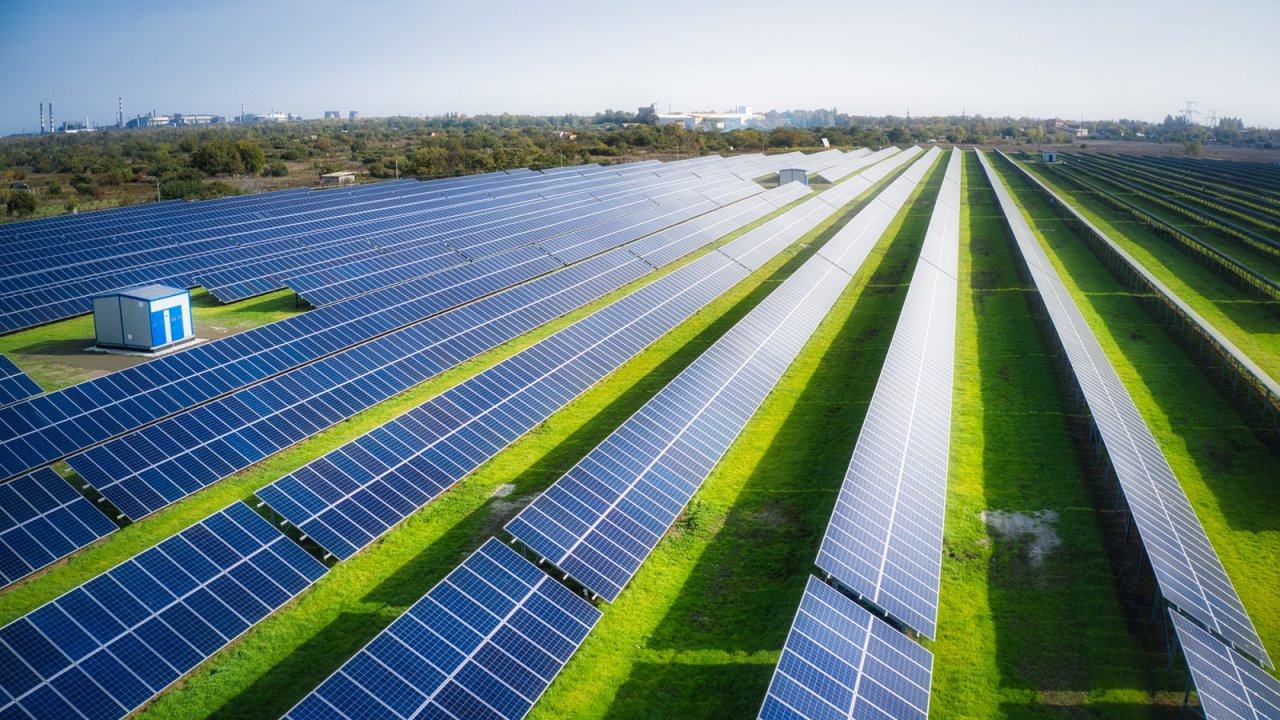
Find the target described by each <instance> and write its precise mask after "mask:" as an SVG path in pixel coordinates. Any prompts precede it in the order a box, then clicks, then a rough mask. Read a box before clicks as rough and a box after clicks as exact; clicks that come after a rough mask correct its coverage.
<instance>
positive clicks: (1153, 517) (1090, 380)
mask: <svg viewBox="0 0 1280 720" xmlns="http://www.w3.org/2000/svg"><path fill="white" fill-rule="evenodd" d="M978 158H979V160H980V161H981V163H982V166H983V169H984V170H985V171H986V174H987V178H988V180H989V181H990V183H991V186H992V187H993V188H994V190H995V194H996V197H997V199H998V201H999V203H1000V206H1001V208H1002V210H1003V212H1004V215H1005V217H1006V219H1007V221H1008V223H1009V227H1010V228H1011V229H1012V231H1013V236H1014V240H1015V242H1016V244H1017V247H1018V249H1019V251H1020V253H1021V256H1022V258H1023V259H1024V260H1025V262H1026V265H1027V268H1028V270H1029V271H1030V274H1031V277H1032V281H1033V282H1034V284H1035V286H1036V289H1037V290H1038V292H1039V294H1040V297H1041V298H1042V299H1043V301H1044V305H1045V308H1046V310H1047V311H1048V314H1049V319H1050V321H1051V323H1052V325H1053V328H1054V330H1055V333H1056V335H1057V337H1058V339H1059V341H1060V342H1061V343H1062V346H1063V348H1064V350H1065V351H1066V355H1067V358H1068V360H1069V362H1070V365H1071V369H1072V373H1073V375H1074V377H1075V379H1076V382H1077V383H1078V384H1079V386H1080V389H1081V392H1082V394H1083V395H1084V398H1085V401H1086V403H1087V404H1088V406H1089V411H1090V413H1091V415H1092V419H1093V422H1094V424H1095V425H1096V426H1097V429H1098V434H1099V436H1100V437H1101V440H1102V443H1103V445H1104V446H1105V447H1106V450H1107V454H1108V456H1109V459H1110V463H1111V466H1112V468H1113V470H1114V471H1115V475H1116V479H1117V482H1118V484H1119V487H1120V489H1121V492H1122V493H1123V497H1124V500H1125V501H1126V502H1127V504H1128V508H1129V512H1130V515H1131V517H1132V519H1133V521H1134V524H1135V526H1136V527H1137V529H1138V533H1139V537H1140V538H1141V540H1142V544H1143V549H1144V550H1145V552H1146V555H1147V557H1148V559H1149V560H1150V561H1151V567H1152V570H1153V571H1154V573H1155V575H1156V579H1157V582H1158V583H1159V592H1160V596H1161V597H1162V598H1163V599H1164V601H1165V602H1167V603H1170V604H1172V605H1173V606H1175V607H1177V608H1178V609H1180V610H1181V611H1182V612H1184V613H1186V614H1187V615H1190V616H1192V617H1194V618H1196V619H1197V620H1199V621H1200V622H1201V623H1203V624H1204V625H1205V626H1206V627H1209V628H1211V629H1212V631H1213V632H1214V634H1216V635H1217V636H1219V637H1221V638H1224V639H1226V640H1227V641H1228V642H1230V643H1232V644H1233V645H1234V646H1235V647H1236V648H1238V649H1240V650H1241V651H1242V652H1245V653H1246V654H1248V655H1249V656H1250V657H1253V658H1256V659H1257V660H1258V661H1259V662H1260V663H1262V664H1264V665H1267V666H1270V664H1271V661H1270V658H1269V657H1268V655H1267V652H1266V649H1265V648H1264V647H1263V645H1262V641H1261V639H1260V638H1259V637H1258V633H1257V631H1256V630H1255V629H1254V627H1253V622H1252V620H1250V619H1249V615H1248V613H1247V612H1246V611H1245V609H1244V606H1243V604H1242V603H1241V601H1240V597H1239V595H1238V594H1237V593H1236V590H1235V587H1234V586H1233V585H1232V583H1231V579H1230V578H1229V577H1228V576H1227V573H1226V570H1225V569H1224V568H1223V566H1222V562H1221V560H1219V558H1218V555H1217V553H1216V552H1215V551H1214V549H1213V546H1212V544H1211V543H1210V542H1209V538H1208V536H1207V535H1206V534H1205V531H1204V528H1203V527H1202V526H1201V524H1200V521H1199V518H1197V517H1196V514H1195V510H1194V509H1193V508H1192V507H1191V503H1190V501H1189V500H1188V499H1187V496H1186V493H1185V492H1183V490H1182V487H1181V485H1180V484H1179V483H1178V479H1177V477H1175V476H1174V474H1173V470H1172V468H1170V466H1169V462H1168V460H1167V459H1166V458H1165V456H1164V453H1163V452H1162V451H1161V450H1160V447H1159V445H1158V444H1157V443H1156V441H1155V438H1154V437H1153V436H1152V434H1151V430H1150V429H1149V428H1148V427H1147V425H1146V423H1145V421H1144V420H1143V419H1142V415H1141V414H1140V413H1139V412H1138V409H1137V407H1136V406H1135V405H1134V402H1133V399H1132V398H1131V397H1130V396H1129V393H1128V391H1127V390H1126V388H1125V386H1124V384H1123V383H1122V382H1121V381H1120V378H1119V376H1118V375H1117V374H1116V371H1115V369H1114V368H1113V367H1112V365H1111V363H1110V360H1109V359H1108V358H1107V355H1106V353H1105V351H1103V349H1102V346H1101V345H1099V344H1098V340H1097V338H1096V337H1095V336H1094V335H1093V332H1092V330H1091V329H1090V328H1089V326H1088V323H1087V322H1086V321H1085V319H1084V316H1083V315H1082V314H1081V313H1080V310H1079V308H1077V307H1076V305H1075V302H1074V300H1072V298H1071V295H1070V293H1069V292H1068V291H1067V289H1066V286H1065V285H1064V284H1063V283H1062V279H1061V278H1060V277H1059V276H1058V274H1057V271H1056V270H1055V269H1054V268H1053V265H1052V264H1051V263H1050V262H1049V259H1048V256H1047V255H1046V254H1045V252H1044V249H1043V248H1042V247H1041V246H1040V244H1039V242H1038V240H1037V239H1036V238H1035V236H1034V235H1033V234H1032V232H1031V228H1030V226H1029V225H1028V224H1027V221H1026V219H1025V218H1023V216H1022V215H1021V213H1020V211H1019V210H1018V207H1017V205H1016V204H1014V202H1013V200H1012V198H1011V197H1010V195H1009V192H1008V190H1007V189H1005V187H1004V185H1003V183H1002V182H1001V180H1000V178H999V176H998V175H997V174H996V173H995V171H994V169H993V168H992V167H991V164H990V162H989V161H988V160H987V158H986V157H985V155H984V154H983V153H981V152H979V153H978Z"/></svg>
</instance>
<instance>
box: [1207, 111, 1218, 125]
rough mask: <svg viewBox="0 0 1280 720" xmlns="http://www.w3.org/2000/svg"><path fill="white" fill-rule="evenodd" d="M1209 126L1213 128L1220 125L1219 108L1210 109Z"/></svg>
mask: <svg viewBox="0 0 1280 720" xmlns="http://www.w3.org/2000/svg"><path fill="white" fill-rule="evenodd" d="M1209 127H1211V128H1216V127H1218V111H1217V110H1210V111H1209Z"/></svg>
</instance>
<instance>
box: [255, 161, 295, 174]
mask: <svg viewBox="0 0 1280 720" xmlns="http://www.w3.org/2000/svg"><path fill="white" fill-rule="evenodd" d="M262 174H263V176H264V177H289V166H288V165H285V164H284V163H283V162H281V161H280V160H272V161H271V162H269V163H267V167H266V168H265V169H263V171H262Z"/></svg>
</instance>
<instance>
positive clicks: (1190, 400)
mask: <svg viewBox="0 0 1280 720" xmlns="http://www.w3.org/2000/svg"><path fill="white" fill-rule="evenodd" d="M1000 167H1001V166H1000V165H997V168H1000ZM1002 172H1003V176H1004V178H1005V180H1006V182H1007V184H1008V185H1009V187H1010V189H1011V191H1013V192H1014V194H1015V197H1016V198H1017V199H1018V201H1019V202H1020V203H1021V206H1022V208H1023V212H1024V215H1026V216H1027V217H1028V219H1029V220H1030V222H1031V224H1032V228H1033V229H1034V230H1035V231H1036V234H1037V237H1038V238H1039V239H1040V242H1041V244H1042V245H1043V246H1044V247H1045V250H1046V252H1047V253H1048V254H1049V258H1050V260H1051V261H1052V262H1053V264H1054V266H1055V267H1056V268H1057V269H1058V272H1059V274H1061V275H1062V277H1063V280H1064V281H1065V283H1066V286H1067V289H1068V290H1069V291H1070V292H1071V294H1072V296H1073V297H1074V299H1075V301H1076V304H1077V305H1078V306H1079V307H1080V310H1081V312H1082V313H1083V314H1084V317H1085V319H1086V320H1087V321H1088V323H1089V325H1090V327H1091V328H1092V329H1093V331H1094V334H1095V335H1096V336H1097V338H1098V341H1099V342H1100V343H1101V345H1102V348H1103V350H1104V351H1105V352H1106V353H1107V356H1108V358H1109V359H1110V360H1111V363H1112V365H1113V366H1114V367H1115V369H1116V371H1117V372H1118V374H1119V376H1120V379H1121V380H1122V381H1123V382H1124V384H1125V387H1126V388H1127V389H1128V391H1129V394H1130V395H1131V396H1132V397H1133V400H1134V402H1135V403H1136V405H1137V407H1138V411H1139V412H1140V413H1141V414H1142V417H1143V418H1144V419H1145V420H1146V423H1147V425H1148V427H1150V429H1151V431H1152V434H1153V435H1154V436H1155V439H1156V442H1157V443H1159V445H1160V448H1161V450H1163V452H1164V454H1165V457H1166V458H1167V459H1168V460H1169V464H1170V466H1171V467H1172V468H1173V471H1174V473H1175V475H1176V476H1177V477H1178V480H1179V482H1180V483H1181V484H1182V487H1183V490H1184V491H1185V492H1186V493H1187V496H1188V498H1189V499H1190V500H1191V505H1192V507H1193V508H1194V509H1195V511H1196V514H1197V515H1198V516H1199V518H1200V522H1201V524H1202V525H1203V526H1204V529H1205V532H1206V533H1207V534H1208V536H1209V540H1210V541H1211V542H1212V543H1213V546H1214V549H1215V550H1216V551H1217V553H1218V556H1219V557H1220V558H1221V559H1222V564H1223V566H1224V567H1225V568H1226V570H1227V574H1228V575H1229V576H1230V578H1231V580H1232V582H1233V583H1234V584H1235V587H1236V590H1237V591H1238V592H1239V594H1240V597H1241V600H1242V601H1243V602H1244V606H1245V609H1246V610H1248V611H1249V615H1250V617H1251V618H1252V619H1253V622H1254V625H1255V626H1256V627H1257V630H1258V634H1259V635H1260V636H1261V638H1262V641H1263V643H1264V645H1265V646H1266V647H1267V649H1268V651H1269V652H1270V653H1272V654H1275V653H1277V652H1280V612H1276V609H1277V608H1280V483H1277V482H1276V478H1277V473H1276V458H1275V456H1274V455H1272V454H1270V453H1269V452H1268V450H1267V449H1266V447H1265V446H1263V445H1262V444H1261V443H1260V442H1259V441H1258V440H1257V439H1256V438H1255V436H1254V435H1253V434H1252V433H1251V432H1250V431H1249V430H1248V427H1247V424H1246V423H1245V422H1244V420H1243V419H1242V418H1241V417H1240V415H1239V409H1238V408H1237V407H1236V406H1235V405H1234V404H1232V403H1230V402H1228V401H1227V400H1226V399H1224V398H1223V396H1222V395H1221V394H1220V393H1219V392H1218V391H1217V390H1216V389H1215V388H1214V386H1213V385H1211V384H1210V382H1209V380H1208V379H1207V378H1206V377H1205V376H1204V374H1203V373H1202V372H1201V370H1200V368H1198V367H1197V366H1196V364H1195V362H1194V361H1193V359H1192V358H1191V357H1190V356H1189V355H1188V354H1187V352H1185V351H1184V350H1183V349H1182V348H1181V346H1180V345H1179V344H1178V343H1177V341H1176V340H1174V339H1173V338H1172V337H1171V336H1170V335H1169V334H1168V331H1167V330H1166V329H1165V328H1164V327H1162V326H1161V325H1160V324H1159V323H1158V322H1157V320H1156V319H1155V318H1153V317H1152V316H1151V315H1150V314H1149V313H1148V312H1147V311H1146V310H1145V309H1144V307H1143V306H1142V305H1141V304H1139V302H1138V301H1137V300H1136V299H1135V298H1134V297H1133V296H1132V295H1131V294H1130V293H1129V292H1128V291H1127V290H1126V289H1125V288H1124V287H1122V286H1121V285H1120V284H1119V282H1118V281H1117V280H1116V279H1115V277H1114V276H1113V275H1112V274H1111V272H1110V271H1109V270H1108V269H1107V268H1106V267H1105V266H1103V265H1102V264H1101V263H1100V262H1099V261H1098V259H1097V258H1096V257H1095V256H1094V255H1093V254H1092V253H1091V252H1090V251H1089V250H1088V248H1087V247H1085V245H1084V244H1083V243H1082V242H1081V241H1080V240H1079V238H1077V237H1076V236H1075V235H1074V234H1073V233H1072V231H1071V230H1070V229H1069V228H1068V227H1067V226H1066V225H1065V224H1064V223H1062V222H1061V221H1060V220H1058V218H1057V217H1056V216H1055V215H1054V214H1053V212H1052V210H1050V209H1049V208H1048V207H1046V206H1045V204H1044V202H1043V201H1042V200H1041V199H1040V198H1039V196H1037V195H1036V194H1034V193H1032V192H1030V191H1029V189H1028V187H1027V185H1026V184H1025V183H1026V181H1025V180H1023V179H1022V178H1020V177H1019V176H1017V174H1016V173H1015V172H1013V171H1012V170H1011V169H1010V168H1007V167H1005V168H1004V169H1003V170H1002Z"/></svg>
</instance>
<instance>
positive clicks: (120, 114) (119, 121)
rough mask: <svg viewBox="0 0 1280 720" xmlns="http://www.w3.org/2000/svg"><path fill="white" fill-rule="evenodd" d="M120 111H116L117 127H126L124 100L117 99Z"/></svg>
mask: <svg viewBox="0 0 1280 720" xmlns="http://www.w3.org/2000/svg"><path fill="white" fill-rule="evenodd" d="M116 103H117V106H118V109H117V110H116V127H118V128H123V127H124V98H122V97H118V98H116Z"/></svg>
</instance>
